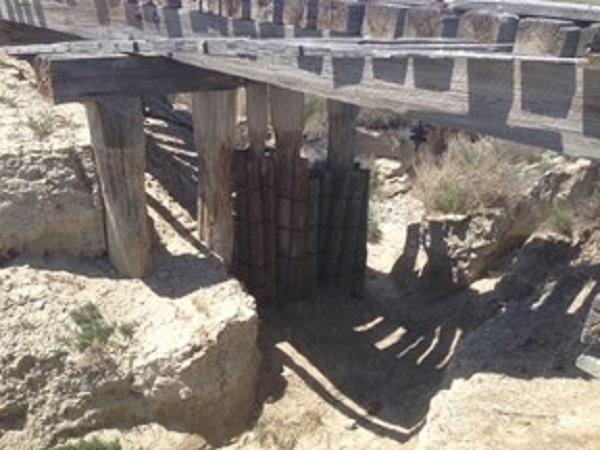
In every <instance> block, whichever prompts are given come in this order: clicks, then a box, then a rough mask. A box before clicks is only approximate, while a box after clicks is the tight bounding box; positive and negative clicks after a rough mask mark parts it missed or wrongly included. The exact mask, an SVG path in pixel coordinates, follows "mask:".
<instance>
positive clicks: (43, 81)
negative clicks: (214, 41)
mask: <svg viewBox="0 0 600 450" xmlns="http://www.w3.org/2000/svg"><path fill="white" fill-rule="evenodd" d="M34 67H35V71H36V74H37V79H38V88H39V90H40V92H41V93H42V94H44V95H45V96H47V97H49V98H50V99H51V100H52V101H53V102H54V103H55V104H60V103H68V102H77V101H84V100H93V99H95V98H98V97H106V96H127V97H131V96H143V95H147V94H174V93H181V92H197V91H214V90H228V89H235V88H237V87H239V86H241V85H242V84H243V80H241V79H240V78H237V77H235V76H230V75H225V74H222V73H218V72H214V71H212V70H205V69H201V68H198V67H194V66H190V65H187V64H182V63H178V62H176V61H173V60H170V59H168V58H165V57H160V56H154V57H152V56H150V57H145V56H127V55H107V56H93V55H76V54H75V55H73V54H67V55H45V56H39V57H37V58H36V59H35V61H34Z"/></svg>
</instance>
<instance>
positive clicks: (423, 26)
mask: <svg viewBox="0 0 600 450" xmlns="http://www.w3.org/2000/svg"><path fill="white" fill-rule="evenodd" d="M525 4H526V5H527V7H526V8H525V7H524V6H523V5H525ZM0 39H3V40H4V42H2V41H0V45H5V47H4V50H5V51H7V52H8V53H9V54H12V55H15V56H19V57H23V58H27V59H28V60H29V61H31V62H32V63H33V65H34V67H35V69H36V71H37V74H38V78H39V86H40V90H41V92H42V93H44V94H45V95H46V96H47V97H48V98H49V99H51V100H52V101H53V102H55V103H64V102H83V103H85V105H86V108H87V112H88V116H89V123H90V129H91V135H92V144H93V147H94V152H95V157H96V162H97V170H98V174H99V178H100V182H101V186H102V193H103V198H104V203H105V206H106V228H107V234H108V245H109V254H110V258H111V260H112V262H113V264H114V266H115V267H116V268H117V269H118V270H119V271H120V272H121V273H123V274H124V275H127V276H132V277H139V276H142V275H143V274H144V273H145V272H146V271H147V270H149V267H150V266H151V261H150V259H151V256H150V255H151V252H150V232H149V230H148V222H147V210H146V199H145V195H144V164H145V139H144V129H143V116H142V107H141V98H142V96H146V95H152V94H168V93H177V92H190V93H192V96H193V124H194V132H195V139H196V147H197V150H198V153H199V171H200V173H199V179H200V189H199V208H198V211H199V212H198V214H199V217H198V220H199V227H200V234H201V238H202V239H203V241H204V242H205V243H206V244H207V246H208V247H209V248H210V249H212V250H213V251H214V252H215V253H217V254H218V255H220V256H221V257H222V258H223V260H224V261H225V263H226V264H228V265H230V266H231V268H232V270H233V271H234V273H237V274H238V275H239V276H240V277H241V278H243V279H244V280H246V281H247V284H248V285H249V286H250V288H251V290H253V292H255V293H256V295H257V296H259V297H262V298H266V299H272V298H274V297H275V296H276V295H277V291H279V292H280V293H283V294H284V295H287V296H288V297H294V296H296V297H301V296H310V295H312V292H313V290H314V287H315V286H316V284H317V283H318V282H332V283H334V284H338V285H340V286H342V287H344V288H345V289H347V290H349V291H352V292H354V293H360V288H361V275H362V274H363V273H364V269H365V260H366V216H367V201H368V193H367V191H368V172H366V171H364V170H362V169H360V168H358V167H357V166H355V163H354V153H355V149H354V142H355V139H354V135H353V133H354V119H355V118H356V116H357V114H358V111H359V107H360V106H362V107H371V108H384V109H389V110H392V111H395V112H398V113H402V114H405V115H407V116H409V117H412V118H416V119H420V120H423V121H426V122H428V123H432V124H437V125H443V126H448V127H454V128H458V129H462V130H467V131H472V132H480V133H485V134H490V135H493V136H497V137H500V138H504V139H508V140H512V141H516V142H520V143H524V144H528V145H533V146H539V147H543V148H547V149H551V150H555V151H557V152H561V153H565V154H567V155H573V156H583V157H589V158H599V157H600V62H599V61H600V57H596V54H595V53H594V51H595V50H597V49H598V48H597V47H600V46H599V45H598V44H599V43H600V8H599V7H589V6H588V7H584V6H573V5H567V4H559V3H558V4H557V3H554V2H551V3H549V2H540V3H535V4H531V3H530V2H516V1H512V0H505V1H483V2H472V1H459V2H456V3H455V4H454V5H453V6H452V7H445V6H444V5H443V4H442V3H439V2H432V3H430V4H427V5H424V4H417V2H416V1H412V2H411V1H406V2H402V1H398V0H387V1H371V0H364V1H344V0H202V1H200V2H198V1H193V2H192V1H187V0H183V1H181V0H163V1H160V0H158V1H157V0H147V1H146V0H142V1H138V0H0ZM20 41H23V42H26V43H27V44H28V45H15V44H19V42H20ZM240 87H244V88H245V90H246V95H247V116H248V126H249V136H250V142H251V145H250V147H251V148H250V149H249V150H248V151H245V152H234V149H233V140H232V137H233V135H234V131H235V98H236V96H235V92H236V90H237V89H238V88H240ZM304 93H311V94H316V95H319V96H322V97H325V98H327V99H328V113H329V134H330V139H329V150H328V159H327V163H326V164H324V165H322V166H318V167H312V166H310V165H309V163H308V162H307V161H306V160H304V159H302V158H301V157H300V148H301V146H302V143H303V117H304V114H303V108H304ZM268 110H270V117H271V123H272V126H273V128H274V130H275V135H276V146H275V149H267V150H265V140H266V135H267V128H268V117H269V115H268ZM234 153H235V156H234ZM232 167H233V170H232ZM232 174H233V175H232ZM232 191H233V192H234V194H235V195H233V196H232V195H231V192H232Z"/></svg>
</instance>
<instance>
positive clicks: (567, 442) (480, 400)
mask: <svg viewBox="0 0 600 450" xmlns="http://www.w3.org/2000/svg"><path fill="white" fill-rule="evenodd" d="M589 245H591V243H590V244H589ZM583 246H584V247H585V246H586V244H583ZM578 251H580V249H577V248H576V247H572V246H571V244H570V242H569V241H568V240H566V239H565V238H564V237H558V236H556V235H546V236H540V235H537V236H534V237H532V238H531V239H530V240H529V241H528V242H527V244H526V245H525V246H524V248H523V249H522V250H521V251H520V252H519V255H518V258H517V260H516V262H515V264H514V265H513V268H512V270H511V271H510V272H509V273H508V274H507V275H506V276H505V277H504V278H503V279H502V280H501V281H500V283H499V284H498V286H497V287H496V289H495V290H494V291H493V292H491V293H490V294H488V295H487V296H484V298H483V299H480V300H481V301H487V302H488V306H489V303H491V304H495V306H496V310H498V311H499V313H498V314H497V315H496V316H495V317H494V318H493V319H492V320H490V321H488V322H486V323H485V324H484V325H482V326H481V327H478V328H476V329H475V330H474V331H472V332H470V333H469V334H468V335H467V336H466V337H465V338H464V340H463V341H462V342H461V344H460V345H459V347H458V350H457V352H456V354H455V355H454V358H453V360H452V362H451V363H450V366H449V368H448V372H447V373H446V378H445V385H446V387H447V389H446V390H443V391H441V392H440V393H438V394H437V395H436V396H435V398H434V399H433V401H432V403H431V407H430V411H429V414H428V417H427V425H426V426H425V428H424V430H423V431H422V433H421V435H420V437H419V448H422V449H438V448H448V449H467V448H468V449H495V448H515V449H538V448H549V449H564V448H589V449H591V448H596V447H597V443H598V440H599V439H600V431H599V430H598V427H597V420H596V419H595V418H594V417H595V416H594V415H595V414H596V413H597V398H598V396H599V395H600V380H590V379H589V378H588V377H587V376H586V374H585V373H583V372H581V371H580V370H578V369H577V368H576V367H575V359H576V358H577V356H578V355H579V354H580V353H581V351H583V350H584V348H585V347H584V346H583V345H582V344H581V343H580V340H579V339H580V333H581V328H582V326H583V323H584V321H585V318H586V315H587V312H588V310H589V307H590V303H591V301H592V297H593V290H594V286H595V285H596V284H597V283H598V282H599V280H598V270H597V265H595V264H590V262H589V261H588V262H585V263H582V262H581V261H578V259H577V253H578ZM596 264H597V262H596ZM490 296H491V298H490ZM486 297H487V298H486Z"/></svg>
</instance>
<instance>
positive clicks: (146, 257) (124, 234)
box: [85, 97, 152, 278]
mask: <svg viewBox="0 0 600 450" xmlns="http://www.w3.org/2000/svg"><path fill="white" fill-rule="evenodd" d="M85 105H86V110H87V115H88V121H89V126H90V133H91V139H92V146H93V148H94V155H95V159H96V165H97V170H98V176H99V178H100V185H101V188H102V197H103V199H104V207H105V211H106V218H105V221H106V235H107V241H108V253H109V257H110V260H111V262H112V264H113V265H114V267H115V268H116V269H117V270H118V271H119V272H120V273H121V274H123V275H125V276H128V277H133V278H138V277H141V276H143V275H144V274H145V273H146V272H147V271H148V270H149V269H150V266H151V259H152V258H151V235H150V230H149V227H148V210H147V207H146V193H145V188H144V169H145V164H146V140H145V136H144V123H143V115H142V104H141V101H140V99H139V98H117V97H115V98H110V99H109V98H104V99H101V100H97V101H93V102H88V103H86V104H85Z"/></svg>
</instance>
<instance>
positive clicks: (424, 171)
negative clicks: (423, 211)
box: [414, 135, 524, 214]
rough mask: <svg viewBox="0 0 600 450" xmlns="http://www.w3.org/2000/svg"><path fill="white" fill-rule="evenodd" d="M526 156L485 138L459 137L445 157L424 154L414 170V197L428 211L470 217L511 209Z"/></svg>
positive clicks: (516, 196)
mask: <svg viewBox="0 0 600 450" xmlns="http://www.w3.org/2000/svg"><path fill="white" fill-rule="evenodd" d="M523 161H524V157H523V156H521V155H517V154H516V153H513V152H510V151H506V150H500V149H498V148H495V147H494V145H493V144H492V143H491V142H490V141H489V140H486V139H481V140H478V141H475V142H471V141H470V140H469V139H468V138H467V137H465V136H462V135H457V136H454V137H452V138H451V141H450V142H449V145H448V151H447V152H446V153H444V154H443V155H442V156H438V157H436V156H432V155H425V156H423V157H421V158H420V161H419V163H418V164H417V165H416V167H415V172H416V179H415V190H414V191H415V194H416V195H417V197H418V198H420V199H421V200H422V201H423V202H424V204H425V206H426V208H427V210H428V211H430V212H441V213H445V214H467V213H472V212H474V211H476V210H478V209H481V208H490V207H505V208H512V207H514V206H515V204H516V202H517V200H518V193H519V191H521V190H522V185H523V179H522V176H521V175H520V174H519V173H520V171H519V168H518V167H517V166H518V165H519V164H521V163H522V162H523Z"/></svg>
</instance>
